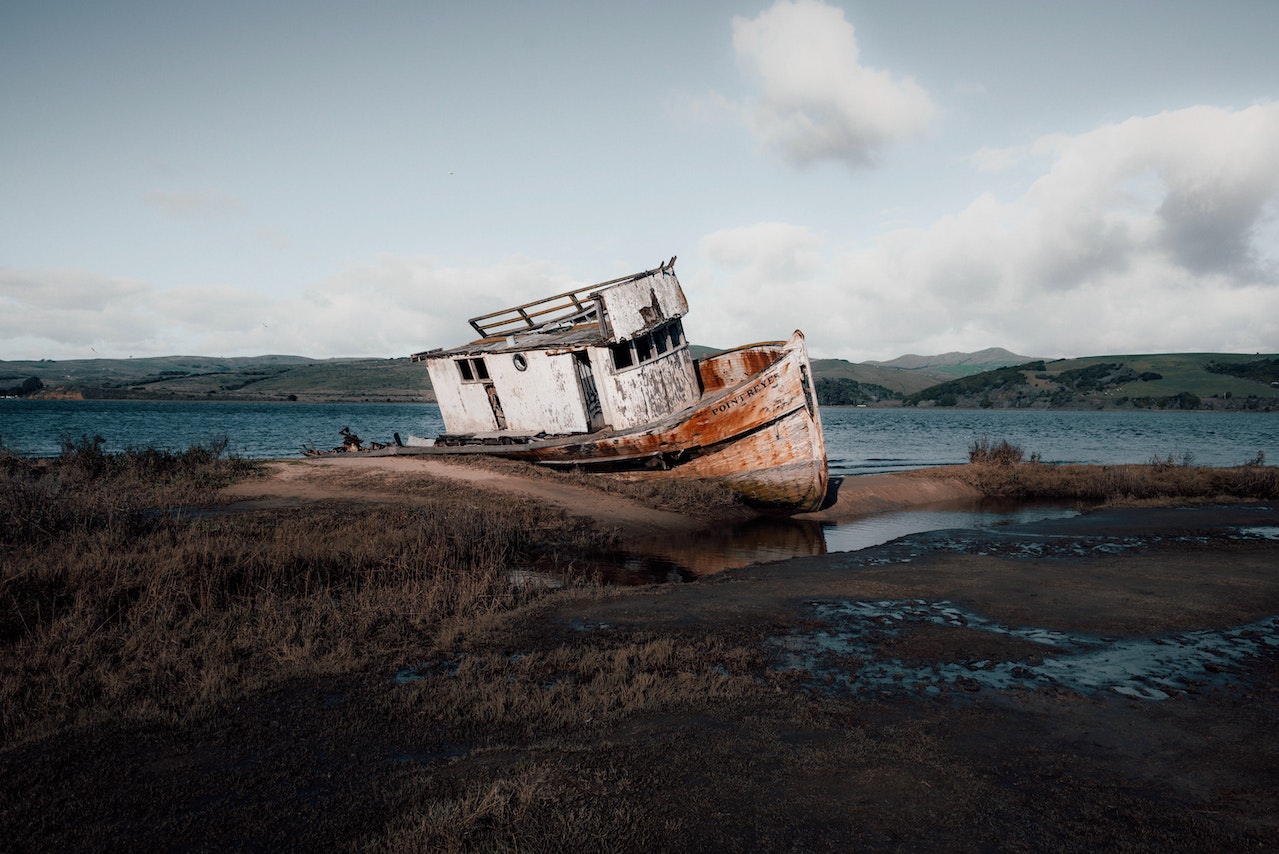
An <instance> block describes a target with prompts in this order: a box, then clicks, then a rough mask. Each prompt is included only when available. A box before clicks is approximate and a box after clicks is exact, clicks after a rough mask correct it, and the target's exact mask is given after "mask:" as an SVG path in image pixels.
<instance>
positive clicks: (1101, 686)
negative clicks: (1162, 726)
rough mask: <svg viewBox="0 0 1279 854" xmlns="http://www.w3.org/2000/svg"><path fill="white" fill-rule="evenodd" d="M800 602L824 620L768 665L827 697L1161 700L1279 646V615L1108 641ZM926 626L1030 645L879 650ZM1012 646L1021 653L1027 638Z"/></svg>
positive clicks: (895, 608) (920, 607)
mask: <svg viewBox="0 0 1279 854" xmlns="http://www.w3.org/2000/svg"><path fill="white" fill-rule="evenodd" d="M808 607H809V608H810V609H811V611H812V615H813V617H814V618H815V619H817V620H819V621H821V622H822V623H823V624H825V627H824V628H817V629H812V630H808V629H805V630H796V631H793V632H791V633H789V634H787V635H784V636H781V637H778V638H775V639H774V640H773V643H772V646H773V651H774V653H775V655H776V659H777V663H776V665H775V667H776V669H778V670H794V671H798V672H799V673H801V674H803V675H804V679H805V683H806V685H807V687H809V688H810V689H812V690H816V691H821V692H825V693H832V694H870V695H880V696H882V695H891V694H901V693H903V692H905V693H912V694H914V693H917V694H923V695H926V696H937V695H940V694H942V693H946V692H949V691H953V690H961V691H966V692H976V691H980V690H982V689H997V690H1018V689H1020V690H1039V689H1054V688H1055V689H1059V690H1068V691H1073V692H1076V693H1079V694H1085V695H1092V694H1098V693H1105V692H1113V693H1116V694H1120V695H1123V696H1126V697H1131V698H1134V699H1138V700H1152V701H1154V700H1167V699H1169V698H1170V697H1174V696H1177V695H1179V694H1184V693H1188V692H1193V691H1196V690H1198V689H1200V688H1202V687H1205V686H1209V685H1222V684H1227V683H1229V682H1231V681H1233V680H1234V679H1235V678H1236V677H1237V675H1238V674H1239V673H1240V672H1241V671H1242V670H1243V669H1244V668H1245V667H1246V666H1247V665H1248V664H1249V663H1250V662H1251V660H1252V659H1255V658H1257V657H1258V656H1260V655H1261V654H1263V653H1265V652H1268V651H1273V650H1276V649H1279V616H1272V617H1266V618H1264V619H1261V620H1257V621H1256V622H1253V623H1248V624H1247V625H1243V626H1235V627H1232V628H1227V629H1207V630H1201V631H1191V632H1179V633H1173V634H1167V635H1160V636H1157V637H1150V638H1131V637H1129V638H1114V637H1105V636H1100V635H1090V634H1085V633H1079V632H1064V631H1055V630H1051V629H1044V628H1037V627H1033V626H1007V625H1003V624H1001V623H998V622H996V621H994V620H990V619H987V618H986V617H983V616H981V615H979V614H975V613H973V612H972V611H968V610H965V609H964V608H961V607H960V606H958V605H956V604H955V603H953V602H949V601H945V600H942V601H935V602H934V601H928V600H924V599H912V600H904V601H903V600H877V601H863V602H855V601H814V602H810V603H808ZM925 625H930V626H942V627H948V628H951V629H963V630H969V631H977V632H988V633H991V634H992V635H999V636H1002V637H1004V638H1009V639H1015V640H1019V641H1023V642H1027V643H1028V644H1031V645H1034V647H1035V648H1036V650H1035V653H1034V654H1030V655H1025V654H1023V655H1020V656H1017V657H1016V658H1014V659H1012V660H993V659H990V658H982V659H975V660H974V659H969V660H959V659H956V660H937V661H930V662H921V661H918V660H902V659H900V658H894V657H887V656H885V655H884V653H883V650H884V648H885V646H886V642H888V643H887V645H888V646H891V642H892V641H894V640H896V639H898V638H901V637H902V636H903V635H904V634H905V633H908V632H910V631H911V630H912V629H913V628H916V627H919V626H925ZM1016 648H1018V649H1020V650H1022V651H1024V650H1025V644H1023V645H1019V646H1018V647H1016Z"/></svg>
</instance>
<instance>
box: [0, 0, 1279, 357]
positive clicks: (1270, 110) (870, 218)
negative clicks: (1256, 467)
mask: <svg viewBox="0 0 1279 854" xmlns="http://www.w3.org/2000/svg"><path fill="white" fill-rule="evenodd" d="M1276 38H1279V3H1276V2H1273V0H1223V2H1218V3H1212V4H1210V3H1207V2H1203V0H1194V2H1191V1H1190V0H1158V1H1157V2H1156V0H1125V2H1122V3H1116V2H1114V0H1072V2H1071V3H1053V2H1039V1H1038V0H969V2H964V3H957V2H953V0H843V2H835V1H834V0H826V2H822V0H794V1H793V2H792V1H791V0H779V2H768V0H765V2H727V1H726V0H699V2H694V3H689V2H687V0H680V2H668V0H650V2H646V3H643V4H640V3H635V2H617V0H599V2H594V3H590V4H584V3H578V2H566V0H544V2H535V3H511V2H495V0H468V2H465V3H462V2H437V0H412V1H411V2H410V0H369V2H365V3H358V4H357V3H339V2H329V1H328V0H326V2H300V0H251V2H243V1H242V0H218V2H198V1H197V0H161V2H150V0H113V2H107V3H104V2H99V0H90V1H89V2H76V0H0V119H2V120H3V130H2V131H0V359H6V360H15V359H42V358H50V359H71V358H95V357H102V358H107V357H112V358H125V357H142V356H158V355H179V354H180V355H207V356H250V355H262V354H269V353H281V354H293V355H304V356H312V357H317V358H326V357H350V356H370V357H399V356H405V355H408V354H410V353H413V352H417V351H421V350H426V349H430V348H434V347H451V346H456V345H458V344H461V343H464V342H466V341H467V340H469V339H470V338H471V337H473V336H472V334H471V330H470V327H469V326H468V325H467V322H466V321H467V318H469V317H472V316H476V315H480V314H485V313H487V312H490V311H495V310H497V309H501V308H504V307H507V306H510V305H515V304H518V303H522V302H526V301H528V300H532V299H536V298H538V297H541V296H546V295H550V294H553V293H557V292H561V291H565V290H569V289H571V288H576V287H579V286H582V285H587V284H591V283H593V282H599V281H604V280H607V279H611V278H615V277H618V276H623V275H626V274H629V273H633V272H638V271H642V270H647V269H651V268H653V267H656V266H657V265H658V264H660V263H662V262H664V261H666V260H667V259H668V258H670V257H671V256H678V259H679V260H678V261H677V264H676V268H675V269H676V273H677V274H678V276H679V278H680V281H681V283H682V284H683V287H684V291H685V293H686V295H687V296H688V299H689V304H690V310H689V314H688V316H687V317H686V318H685V329H686V331H687V333H688V337H689V339H690V341H692V342H694V343H699V344H705V345H708V346H714V347H732V346H736V345H739V344H745V343H750V342H755V341H765V340H776V339H782V338H785V337H787V336H788V335H789V334H790V332H791V331H792V330H794V329H802V330H803V331H804V332H805V334H806V335H807V337H808V343H809V351H810V354H811V355H812V356H813V357H815V358H843V359H849V360H851V361H867V360H887V359H892V358H894V357H896V356H900V355H903V354H906V353H916V354H936V353H944V352H951V351H965V352H968V351H974V350H980V349H983V348H986V347H1005V348H1008V349H1010V350H1012V351H1014V352H1016V353H1019V354H1022V355H1028V356H1036V357H1049V358H1057V357H1069V356H1086V355H1104V354H1135V353H1167V352H1238V353H1255V352H1264V353H1273V352H1276V351H1279V50H1275V48H1274V44H1275V40H1276Z"/></svg>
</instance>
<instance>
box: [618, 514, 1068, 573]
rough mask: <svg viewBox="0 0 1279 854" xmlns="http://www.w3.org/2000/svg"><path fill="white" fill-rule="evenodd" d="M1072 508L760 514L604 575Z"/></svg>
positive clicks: (647, 551) (712, 569) (680, 567)
mask: <svg viewBox="0 0 1279 854" xmlns="http://www.w3.org/2000/svg"><path fill="white" fill-rule="evenodd" d="M1078 513H1079V511H1078V510H1077V509H1075V508H1074V507H1065V506H1060V505H1052V504H1025V503H1021V502H1013V501H996V500H992V499H978V500H967V501H950V502H945V503H938V504H931V505H924V506H921V507H915V508H911V509H907V510H899V511H894V512H887V513H877V514H874V515H867V516H862V517H858V518H856V519H850V520H848V521H844V522H839V523H830V522H824V523H823V522H817V521H813V520H811V519H794V518H789V517H781V516H763V517H759V518H755V519H751V520H749V521H746V522H742V523H738V524H733V525H724V526H723V527H721V528H717V529H713V530H710V531H704V532H699V533H698V534H696V535H690V536H683V537H675V536H663V537H661V538H655V539H653V540H650V541H647V542H643V543H640V544H637V545H636V547H635V548H634V549H633V551H632V552H630V553H628V554H625V555H619V556H618V558H617V561H616V564H615V565H614V566H612V567H609V568H608V569H607V570H606V571H605V573H604V575H605V580H606V581H608V582H610V583H613V584H657V583H670V582H681V581H692V580H694V579H696V578H698V577H699V576H703V575H710V574H713V573H716V572H722V571H724V570H726V569H736V568H738V567H743V566H749V565H751V564H753V563H764V562H767V561H774V560H788V559H790V558H796V557H814V556H818V555H824V554H828V553H830V552H848V551H858V550H860V549H866V548H871V547H872V546H878V545H882V544H884V543H887V542H890V541H892V540H895V539H897V538H899V537H904V536H907V535H909V534H918V533H923V532H925V531H940V530H946V529H951V528H962V529H967V530H973V529H983V528H993V527H997V526H1002V525H1014V524H1022V523H1027V522H1037V521H1040V520H1042V519H1060V518H1067V517H1070V516H1075V515H1078Z"/></svg>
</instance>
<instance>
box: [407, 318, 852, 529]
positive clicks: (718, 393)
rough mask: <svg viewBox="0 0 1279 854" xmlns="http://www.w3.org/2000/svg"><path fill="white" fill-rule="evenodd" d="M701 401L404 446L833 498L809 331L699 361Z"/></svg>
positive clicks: (794, 501) (782, 497)
mask: <svg viewBox="0 0 1279 854" xmlns="http://www.w3.org/2000/svg"><path fill="white" fill-rule="evenodd" d="M699 370H700V374H701V380H702V384H703V388H704V392H703V394H702V396H701V398H700V399H699V400H698V401H697V403H695V404H694V405H693V406H691V407H689V408H687V409H684V410H682V411H680V412H677V413H674V414H672V415H670V416H668V417H667V418H665V419H662V420H661V421H658V422H655V423H652V424H649V425H646V426H645V427H644V428H642V429H637V430H632V431H627V432H625V433H618V434H613V433H611V432H609V431H602V432H599V433H591V434H580V435H573V436H565V437H556V438H551V439H530V440H528V441H527V442H525V443H515V444H499V445H490V444H468V443H464V442H461V440H457V441H459V442H460V443H459V444H453V445H447V446H437V447H435V448H431V449H412V450H410V449H399V450H397V453H402V452H419V453H422V452H425V453H431V452H435V453H485V454H497V455H499V456H506V457H511V458H514V459H521V460H528V461H530V462H536V463H540V464H542V465H547V466H555V467H562V468H576V469H582V470H587V471H610V472H617V473H619V474H622V475H623V476H625V477H628V478H653V477H664V478H671V477H677V478H693V479H699V480H708V481H717V482H720V483H722V484H724V485H725V486H727V487H728V488H730V489H732V490H734V491H735V492H737V493H738V494H740V495H741V496H742V498H743V500H744V501H746V502H747V503H748V504H751V505H752V506H756V507H763V508H773V509H779V510H789V511H792V512H802V511H810V510H817V509H820V507H821V506H822V504H823V502H824V501H825V499H826V489H827V477H828V475H827V466H826V446H825V441H824V439H823V437H822V426H821V416H820V413H819V411H818V408H817V399H816V393H815V391H814V389H813V385H812V376H811V369H810V368H809V363H808V352H807V348H806V346H805V343H804V336H803V334H802V333H800V332H798V331H797V332H796V333H795V334H794V335H792V336H791V338H790V340H789V341H786V342H771V343H767V344H756V345H750V346H747V347H740V348H737V349H736V350H730V351H728V352H726V353H721V354H719V355H718V356H715V357H711V358H709V359H706V360H703V361H702V363H701V364H700V365H699Z"/></svg>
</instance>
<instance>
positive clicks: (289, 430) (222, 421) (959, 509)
mask: <svg viewBox="0 0 1279 854" xmlns="http://www.w3.org/2000/svg"><path fill="white" fill-rule="evenodd" d="M821 415H822V422H823V428H824V433H825V436H826V449H827V457H828V459H829V461H830V470H831V476H832V477H855V476H858V475H867V474H876V473H882V472H894V471H905V470H909V469H918V468H926V467H929V466H939V465H952V464H960V463H964V462H967V460H968V450H969V447H970V446H971V445H972V444H973V443H974V442H977V441H979V440H981V439H983V438H984V439H986V440H987V441H989V442H993V443H998V442H999V441H1001V440H1005V439H1006V440H1007V441H1009V442H1011V443H1012V444H1015V445H1017V446H1019V447H1021V448H1022V450H1023V452H1024V453H1025V455H1026V456H1027V457H1030V456H1031V455H1032V454H1034V455H1038V457H1039V459H1041V460H1042V461H1043V462H1045V463H1088V464H1098V465H1118V464H1124V463H1146V462H1150V461H1151V460H1153V459H1159V460H1172V461H1174V462H1177V463H1186V462H1188V463H1193V464H1196V465H1207V466H1235V465H1240V464H1242V463H1244V462H1248V461H1252V460H1255V459H1256V458H1257V457H1258V455H1262V456H1264V459H1265V461H1266V462H1267V463H1269V464H1270V465H1275V464H1279V415H1276V414H1273V413H1240V412H1145V411H1122V412H1102V411H1093V412H1073V411H1045V410H994V409H991V410H962V409H874V408H860V407H859V408H845V407H824V408H823V409H822V412H821ZM344 427H345V428H348V429H350V430H351V432H353V433H355V434H357V435H358V436H360V437H361V438H362V439H364V440H365V441H366V442H368V441H375V442H383V443H390V442H392V441H393V437H394V435H395V434H396V433H398V434H400V436H401V437H402V438H405V439H407V437H408V436H423V437H434V436H436V435H438V434H439V433H441V432H442V431H443V429H444V423H443V420H442V419H441V418H440V412H439V407H437V406H436V405H434V404H390V403H226V402H216V403H214V402H203V401H197V402H186V401H59V400H24V399H0V446H2V447H3V448H5V449H7V450H10V451H15V452H18V453H21V454H24V455H28V456H54V455H56V454H58V452H59V450H60V448H61V443H62V440H63V439H64V438H66V439H70V440H72V441H78V440H79V439H80V438H81V437H90V438H93V437H101V438H102V440H103V448H104V449H105V450H107V451H122V450H127V449H130V448H145V447H154V448H157V449H165V450H171V451H182V450H185V449H186V448H188V447H190V446H192V445H209V444H210V443H212V442H215V441H220V440H221V439H223V438H225V439H226V442H227V445H226V448H227V451H228V452H229V453H234V454H237V455H239V456H241V457H245V458H250V459H289V458H299V457H301V456H302V454H303V451H304V449H306V448H309V447H314V448H320V449H327V448H333V447H337V446H339V445H341V443H342V438H343V437H342V434H341V433H340V431H341V430H342V428H344ZM1077 512H1078V508H1075V507H1073V506H1057V507H1054V506H1048V505H1035V506H1027V505H1010V504H1009V503H1007V502H1003V503H1000V502H991V501H975V502H967V503H964V505H963V506H958V505H956V506H944V507H943V506H934V507H923V508H913V509H911V510H907V511H900V512H895V513H885V514H879V515H877V516H872V517H867V518H863V519H856V520H847V521H844V522H842V523H840V524H838V525H830V524H822V523H818V522H814V521H811V520H801V519H786V518H777V517H766V518H761V519H759V520H756V521H755V522H751V523H747V524H745V525H742V526H734V527H733V528H730V529H726V530H723V531H717V532H713V533H712V534H710V535H706V536H702V537H701V538H700V539H699V540H698V541H697V542H690V543H684V544H679V545H678V546H677V545H676V544H674V543H670V542H668V543H666V548H665V549H664V551H665V552H666V553H667V554H668V555H669V557H670V558H671V561H672V562H663V561H653V560H650V559H648V558H644V557H639V556H636V560H634V561H631V560H627V561H625V562H623V563H624V565H622V564H619V567H618V573H617V574H614V575H613V576H612V580H613V581H615V582H619V583H641V584H644V583H653V582H660V581H675V580H687V579H688V578H691V577H695V576H697V575H702V574H705V573H707V572H717V571H720V570H722V569H726V568H730V567H734V566H745V565H747V564H749V563H753V562H756V561H760V560H779V559H784V558H787V557H799V556H808V555H817V554H825V553H828V552H834V551H854V550H858V549H863V548H868V547H871V546H875V545H879V544H881V543H885V542H888V541H890V540H893V539H896V538H899V537H902V536H906V535H908V534H911V533H917V532H923V531H932V530H940V529H946V528H967V529H974V528H988V527H994V526H999V525H1006V524H1010V523H1014V522H1026V521H1034V520H1036V519H1041V518H1050V517H1059V516H1063V515H1073V514H1075V513H1077ZM664 539H666V540H669V539H670V538H664Z"/></svg>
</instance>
